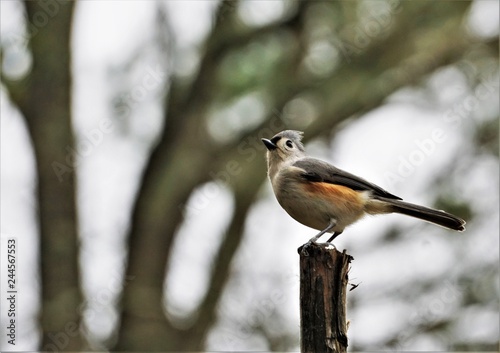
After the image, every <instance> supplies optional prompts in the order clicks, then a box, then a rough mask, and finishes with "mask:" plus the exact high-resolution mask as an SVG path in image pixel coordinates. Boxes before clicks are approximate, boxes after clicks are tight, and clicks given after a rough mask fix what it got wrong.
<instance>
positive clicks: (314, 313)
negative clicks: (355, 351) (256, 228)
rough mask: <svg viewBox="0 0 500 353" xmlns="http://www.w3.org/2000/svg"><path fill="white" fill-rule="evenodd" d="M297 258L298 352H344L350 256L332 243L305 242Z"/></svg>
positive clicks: (351, 258)
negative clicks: (298, 288)
mask: <svg viewBox="0 0 500 353" xmlns="http://www.w3.org/2000/svg"><path fill="white" fill-rule="evenodd" d="M298 252H299V255H300V327H301V329H300V330H301V339H300V350H301V352H302V353H318V352H321V353H323V352H325V353H326V352H328V353H342V352H346V351H347V320H346V303H347V301H346V293H347V284H348V272H349V263H350V262H351V261H352V260H353V257H352V256H350V255H348V254H346V252H345V250H344V251H343V252H342V253H341V252H339V251H338V250H337V249H336V248H335V247H334V246H333V245H331V244H317V243H306V244H304V245H302V246H301V247H300V248H299V249H298Z"/></svg>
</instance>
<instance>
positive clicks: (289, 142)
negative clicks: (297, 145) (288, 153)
mask: <svg viewBox="0 0 500 353" xmlns="http://www.w3.org/2000/svg"><path fill="white" fill-rule="evenodd" d="M285 144H286V146H287V147H289V148H292V147H293V143H292V141H290V140H287V141H286V142H285Z"/></svg>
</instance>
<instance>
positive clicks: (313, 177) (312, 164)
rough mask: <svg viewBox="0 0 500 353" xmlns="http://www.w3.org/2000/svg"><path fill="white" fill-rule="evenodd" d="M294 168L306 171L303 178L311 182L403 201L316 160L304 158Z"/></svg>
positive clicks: (367, 182) (360, 179)
mask: <svg viewBox="0 0 500 353" xmlns="http://www.w3.org/2000/svg"><path fill="white" fill-rule="evenodd" d="M293 166H294V167H297V168H301V169H303V170H305V172H304V173H302V177H303V178H304V179H305V180H307V181H309V182H323V183H329V184H336V185H342V186H346V187H349V188H351V189H353V190H356V191H371V192H372V193H373V195H376V196H382V197H386V198H388V199H395V200H401V198H400V197H398V196H396V195H393V194H391V193H389V192H387V191H385V190H384V189H382V188H381V187H380V186H377V185H375V184H373V183H370V182H369V181H366V180H365V179H363V178H360V177H358V176H356V175H354V174H351V173H348V172H345V171H343V170H341V169H338V168H336V167H334V166H333V165H331V164H328V163H326V162H323V161H321V160H319V159H315V158H310V157H306V158H302V159H299V160H298V161H297V162H295V163H294V164H293Z"/></svg>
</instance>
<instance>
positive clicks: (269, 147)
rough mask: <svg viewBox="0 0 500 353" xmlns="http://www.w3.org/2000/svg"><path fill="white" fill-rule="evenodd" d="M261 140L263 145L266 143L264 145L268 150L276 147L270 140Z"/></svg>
mask: <svg viewBox="0 0 500 353" xmlns="http://www.w3.org/2000/svg"><path fill="white" fill-rule="evenodd" d="M262 142H264V145H266V147H267V149H268V150H269V151H272V150H275V149H276V148H278V146H276V145H275V144H274V143H273V142H272V141H271V140H268V139H262Z"/></svg>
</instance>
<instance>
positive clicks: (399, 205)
mask: <svg viewBox="0 0 500 353" xmlns="http://www.w3.org/2000/svg"><path fill="white" fill-rule="evenodd" d="M302 137H303V132H301V131H296V130H284V131H281V132H279V133H277V134H276V135H274V136H273V137H272V138H271V139H266V138H262V139H261V140H262V142H263V143H264V145H265V146H266V148H267V152H266V159H267V174H268V177H269V180H270V181H271V185H272V188H273V191H274V194H275V196H276V199H277V200H278V203H279V204H280V205H281V207H282V208H283V209H284V210H285V211H286V212H287V213H288V214H289V215H290V216H291V217H292V218H293V219H295V220H296V221H298V222H299V223H302V224H303V225H306V226H308V227H310V228H313V229H316V230H319V231H320V232H319V233H318V234H316V235H315V236H314V237H312V238H311V239H310V240H309V242H312V243H316V242H317V240H318V239H319V238H320V237H321V236H322V235H323V234H325V233H332V234H333V235H332V236H331V237H330V238H329V239H328V240H327V243H331V242H332V241H333V240H334V239H335V238H336V237H337V236H338V235H340V234H341V233H342V232H343V231H344V229H345V228H346V227H347V226H349V225H351V224H353V223H354V222H356V221H358V220H359V219H361V218H362V217H363V216H365V215H378V214H389V213H399V214H403V215H407V216H411V217H415V218H418V219H421V220H424V221H427V222H430V223H434V224H437V225H439V226H442V227H445V228H448V229H451V230H455V231H464V230H465V221H464V220H463V219H461V218H459V217H457V216H454V215H452V214H450V213H448V212H445V211H441V210H435V209H432V208H429V207H425V206H420V205H416V204H413V203H409V202H405V201H403V199H402V198H400V197H398V196H396V195H393V194H391V193H389V192H388V191H386V190H384V189H383V188H381V187H380V186H377V185H375V184H373V183H371V182H369V181H367V180H365V179H363V178H361V177H359V176H356V175H354V174H351V173H348V172H346V171H344V170H341V169H339V168H337V167H335V166H333V165H331V164H329V163H327V162H325V161H322V160H320V159H316V158H313V157H309V156H308V155H307V154H306V152H305V149H304V145H303V144H302Z"/></svg>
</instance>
